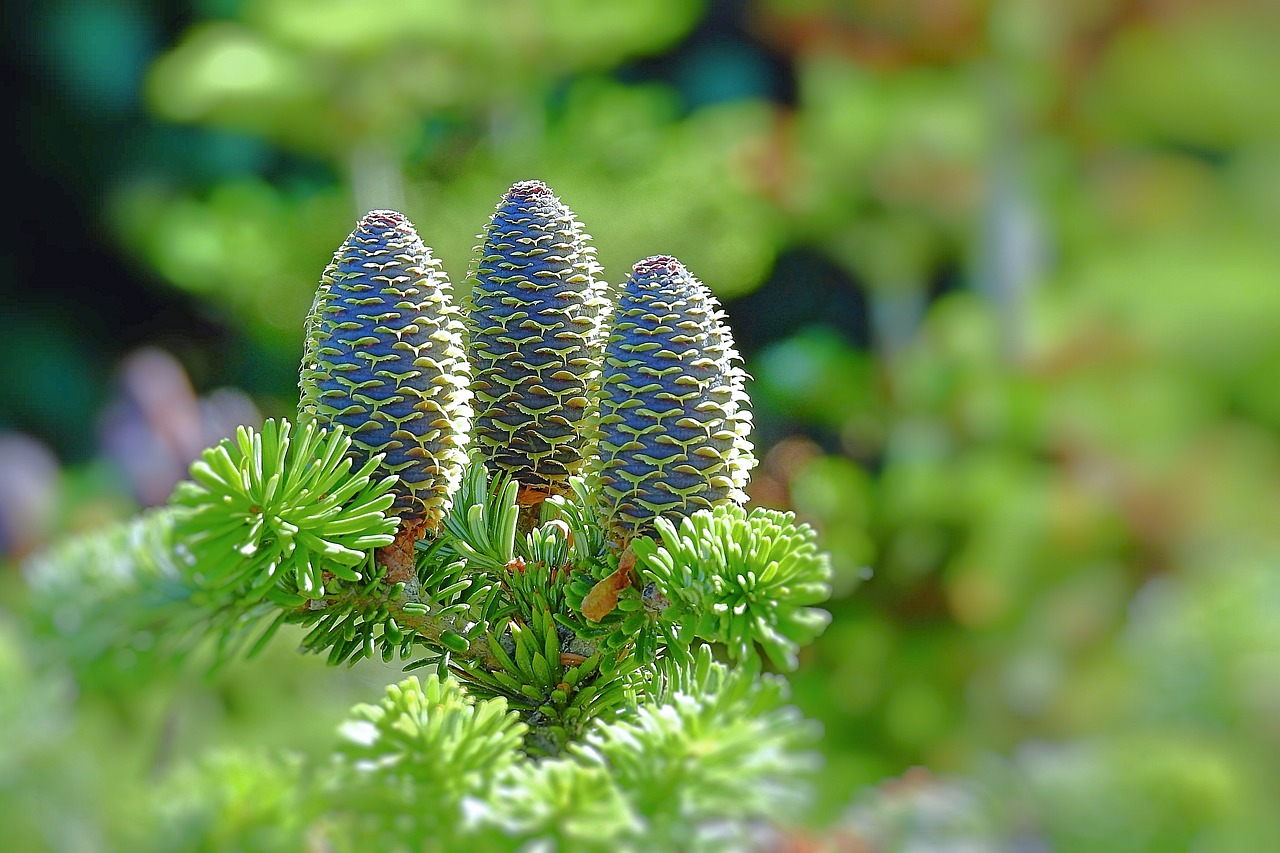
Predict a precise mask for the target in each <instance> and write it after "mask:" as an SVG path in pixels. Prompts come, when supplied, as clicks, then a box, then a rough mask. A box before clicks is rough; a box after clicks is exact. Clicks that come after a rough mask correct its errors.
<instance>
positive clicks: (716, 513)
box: [631, 506, 831, 669]
mask: <svg viewBox="0 0 1280 853" xmlns="http://www.w3.org/2000/svg"><path fill="white" fill-rule="evenodd" d="M656 527H657V529H658V534H659V537H660V541H659V542H655V541H654V540H652V539H649V538H643V539H637V540H634V541H633V542H632V543H631V548H632V550H633V551H634V552H635V554H636V557H637V564H638V565H639V566H641V567H642V568H641V574H642V575H643V576H644V577H645V578H647V579H650V580H652V581H653V582H654V584H655V585H656V586H657V588H658V590H659V591H661V592H662V593H664V594H665V595H666V596H667V597H668V598H669V599H670V601H671V602H672V603H673V604H675V605H676V607H674V608H673V609H672V610H671V611H670V612H669V613H668V618H671V619H678V620H680V621H682V622H684V623H685V624H686V625H687V627H688V628H689V630H691V631H692V632H693V633H695V634H697V636H699V637H701V638H702V639H704V640H707V641H710V642H718V643H725V644H726V645H727V646H728V648H729V651H730V652H731V653H732V654H733V656H734V657H735V658H737V659H738V660H747V659H749V658H751V657H752V656H753V655H754V654H755V650H754V644H755V643H759V644H760V646H761V647H762V648H763V649H764V650H765V653H766V654H767V655H768V656H769V659H770V660H771V661H773V663H774V664H775V665H777V666H780V667H784V668H786V669H795V668H796V666H797V664H798V659H797V657H796V653H797V652H798V651H799V648H800V646H801V645H803V644H806V643H809V642H811V641H812V640H813V639H814V638H815V637H817V636H818V634H820V633H821V632H822V630H823V629H824V628H825V627H826V626H827V623H828V622H829V621H830V616H829V615H828V614H827V613H826V611H823V610H819V609H817V608H815V607H812V606H811V605H814V604H818V603H820V602H822V601H825V600H826V599H827V598H828V597H829V596H830V594H831V585H830V584H831V564H830V560H829V559H828V557H827V555H826V554H824V553H823V552H822V551H820V550H819V549H818V543H817V535H816V534H815V533H814V531H813V528H811V527H809V525H807V524H801V525H797V524H796V523H795V516H794V514H792V513H789V512H787V513H783V512H776V511H774V510H768V509H754V510H752V511H751V512H750V513H748V512H746V511H745V510H743V509H742V508H741V507H737V506H720V507H716V508H715V509H714V510H712V511H710V512H708V511H705V510H704V511H701V512H697V513H694V514H693V515H691V516H689V517H688V518H684V519H682V520H681V521H680V525H679V527H677V526H676V525H675V524H673V523H672V522H670V521H669V520H667V519H665V518H659V519H658V520H657V522H656Z"/></svg>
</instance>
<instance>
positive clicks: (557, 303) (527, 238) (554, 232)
mask: <svg viewBox="0 0 1280 853" xmlns="http://www.w3.org/2000/svg"><path fill="white" fill-rule="evenodd" d="M480 237H481V241H482V242H481V245H480V247H479V248H478V253H479V254H478V261H477V263H476V266H475V269H474V271H473V273H472V284H473V286H472V291H471V310H470V328H471V357H472V363H473V365H474V369H475V378H474V379H473V380H472V384H471V387H472V390H473V391H474V392H475V407H476V430H475V437H476V441H477V442H478V444H479V447H480V450H481V452H482V453H483V455H484V458H485V461H486V462H487V463H488V465H489V467H490V468H491V469H493V470H495V471H501V472H505V473H506V474H509V475H510V476H512V477H514V478H515V479H517V480H518V481H519V482H520V483H521V485H522V486H524V487H525V488H526V489H532V490H533V491H534V492H535V493H539V494H542V495H546V494H566V493H567V492H568V479H569V475H570V474H574V473H577V472H578V471H579V470H580V469H581V467H582V463H583V459H584V456H585V455H586V452H587V441H586V438H585V433H586V431H587V430H586V418H587V413H588V403H589V400H590V397H591V394H592V393H593V391H594V389H595V386H596V384H597V382H598V379H599V375H600V358H601V354H602V349H603V346H604V333H603V330H602V324H603V321H604V314H605V311H606V309H607V307H608V298H607V297H606V295H605V294H606V287H605V285H604V282H603V281H602V280H601V279H600V266H599V264H597V263H596V260H595V249H594V248H592V247H591V246H590V245H589V244H588V240H589V237H588V236H587V234H586V233H585V232H584V231H583V229H582V225H581V224H580V223H579V222H578V221H577V219H576V218H575V217H574V214H573V211H571V210H570V209H569V208H568V207H566V206H565V205H564V204H563V203H562V202H561V201H560V199H558V198H557V197H556V196H555V195H554V194H553V193H552V192H551V190H550V189H549V188H548V187H547V185H546V184H544V183H542V182H541V181H521V182H520V183H517V184H515V185H513V186H512V187H511V189H510V190H508V191H507V193H506V195H505V196H503V198H502V201H501V202H500V203H499V204H498V208H497V210H496V211H495V212H494V214H493V216H492V217H491V218H490V220H489V224H488V226H487V227H486V228H485V230H484V233H483V234H481V235H480Z"/></svg>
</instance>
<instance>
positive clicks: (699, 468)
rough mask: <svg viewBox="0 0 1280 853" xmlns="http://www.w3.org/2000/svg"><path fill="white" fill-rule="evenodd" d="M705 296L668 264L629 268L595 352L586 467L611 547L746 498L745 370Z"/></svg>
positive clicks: (677, 266) (750, 458)
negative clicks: (598, 354)
mask: <svg viewBox="0 0 1280 853" xmlns="http://www.w3.org/2000/svg"><path fill="white" fill-rule="evenodd" d="M740 360H741V359H740V358H739V356H738V353H737V351H736V350H735V349H734V345H733V334H732V332H730V330H729V327H728V326H727V325H726V324H725V323H724V312H723V311H721V310H720V306H719V303H718V302H717V301H716V298H715V297H714V296H712V295H711V292H710V291H709V290H708V289H707V287H706V286H705V285H703V284H702V282H700V281H698V279H697V278H695V277H694V276H693V275H692V274H690V273H689V271H688V270H686V269H685V268H684V265H683V264H681V263H680V262H679V261H678V260H676V259H675V258H672V257H668V256H665V255H658V256H655V257H651V258H646V259H645V260H643V261H640V262H639V263H638V264H636V265H635V268H634V270H633V272H632V274H631V277H630V278H628V279H627V282H626V284H625V285H623V291H622V293H621V295H620V297H619V302H618V306H617V309H616V310H615V312H614V325H613V331H612V334H611V336H610V338H609V341H608V345H607V347H606V349H605V355H604V368H603V376H602V378H601V389H600V396H599V407H600V411H599V431H598V449H597V453H598V459H597V461H596V463H595V473H596V478H597V485H598V488H599V490H600V495H601V500H602V504H603V506H602V510H603V514H604V516H605V518H606V520H607V523H608V526H609V528H610V530H611V532H612V534H613V536H614V537H615V539H617V540H619V541H620V543H626V542H628V541H630V540H631V539H632V538H633V537H635V536H640V535H647V534H649V533H651V532H652V531H653V529H654V521H655V520H656V519H657V518H659V517H662V518H666V519H668V520H670V521H671V522H672V523H675V524H678V523H679V521H680V519H681V518H683V517H685V516H688V515H691V514H692V513H694V512H697V511H698V510H702V509H709V508H711V507H714V506H719V505H722V504H727V503H737V504H741V503H743V502H745V500H746V494H745V493H744V492H743V489H744V488H745V487H746V485H747V477H748V473H749V472H750V470H751V468H752V467H753V466H754V465H755V457H754V455H753V454H752V445H751V442H750V441H749V440H748V437H749V435H750V432H751V411H750V400H749V399H748V398H747V394H746V391H745V389H744V387H743V386H744V383H745V380H746V374H745V373H744V372H743V370H742V368H741V367H740V366H739V365H738V362H739V361H740Z"/></svg>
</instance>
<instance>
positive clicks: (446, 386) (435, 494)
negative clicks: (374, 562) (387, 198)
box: [299, 210, 471, 545]
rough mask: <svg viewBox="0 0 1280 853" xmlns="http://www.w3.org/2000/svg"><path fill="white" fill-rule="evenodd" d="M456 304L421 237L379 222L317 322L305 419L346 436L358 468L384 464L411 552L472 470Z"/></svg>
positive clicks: (322, 295) (362, 237)
mask: <svg viewBox="0 0 1280 853" xmlns="http://www.w3.org/2000/svg"><path fill="white" fill-rule="evenodd" d="M451 294H452V287H451V286H450V283H449V278H448V276H447V275H446V274H445V272H444V271H443V270H442V269H441V268H440V262H439V261H437V260H436V259H435V258H433V257H432V256H431V250H430V249H428V248H427V247H426V246H425V245H424V244H423V242H422V240H421V239H419V237H418V234H417V232H416V231H415V230H414V228H413V225H412V224H410V222H409V221H408V220H407V219H406V218H405V217H404V216H403V215H401V214H399V213H396V212H395V211H391V210H375V211H372V212H371V213H367V214H365V216H364V217H363V218H362V219H361V220H360V222H359V223H358V224H357V226H356V229H355V230H354V231H352V232H351V236H349V237H348V238H347V240H346V242H345V243H343V244H342V246H341V248H339V249H338V251H337V253H336V254H335V255H334V258H333V261H332V262H331V263H330V264H329V266H328V267H326V268H325V271H324V274H323V276H322V277H321V281H320V287H319V289H318V290H317V291H316V297H315V301H314V302H313V304H312V307H311V311H310V313H309V314H308V316H307V324H306V339H305V344H304V353H303V359H302V371H301V377H300V380H299V386H300V388H301V392H302V393H301V401H300V405H299V413H300V415H301V417H302V418H303V419H304V420H306V419H314V420H315V421H317V422H318V423H319V424H320V425H322V426H329V425H332V424H341V425H342V426H343V427H345V428H346V430H347V432H348V433H349V434H350V435H351V437H352V453H353V454H354V455H355V456H356V457H357V461H358V462H360V461H363V460H365V459H368V458H369V457H371V456H373V455H374V454H377V453H382V454H384V458H383V461H382V466H381V467H382V469H383V470H385V471H386V472H387V473H394V474H397V475H398V476H399V478H400V482H399V484H398V485H397V486H396V503H395V505H394V506H393V508H392V512H394V513H397V514H398V515H399V516H400V520H401V530H402V532H405V531H407V532H411V533H412V534H414V536H411V537H410V545H411V539H412V538H414V537H416V533H417V531H419V530H421V529H422V528H423V527H426V528H428V529H434V528H435V527H436V526H437V525H438V524H439V522H440V520H441V518H442V517H443V514H444V512H445V511H446V510H447V508H448V504H449V499H450V497H451V496H452V494H453V492H454V490H455V489H456V488H457V486H458V483H459V481H460V479H461V476H462V469H463V466H464V465H466V462H467V456H466V451H465V445H466V442H467V436H468V433H469V430H470V426H471V406H470V398H471V392H470V390H469V389H468V384H469V380H470V370H469V367H468V364H467V358H466V350H465V348H464V346H463V334H464V332H465V329H464V327H463V324H462V322H461V320H460V319H459V317H458V309H457V307H456V306H455V305H454V304H453V301H452V295H451Z"/></svg>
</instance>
